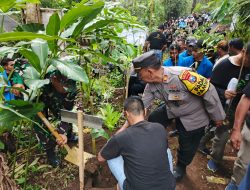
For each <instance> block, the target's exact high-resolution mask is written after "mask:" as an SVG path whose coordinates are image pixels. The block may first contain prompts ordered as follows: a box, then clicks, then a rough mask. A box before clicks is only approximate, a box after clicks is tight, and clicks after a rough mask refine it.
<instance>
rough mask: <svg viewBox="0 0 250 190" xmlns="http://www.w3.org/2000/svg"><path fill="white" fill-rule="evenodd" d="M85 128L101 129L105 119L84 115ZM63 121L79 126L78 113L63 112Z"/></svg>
mask: <svg viewBox="0 0 250 190" xmlns="http://www.w3.org/2000/svg"><path fill="white" fill-rule="evenodd" d="M83 120H84V127H89V128H94V129H101V128H102V124H103V119H102V118H100V117H98V116H93V115H88V114H83ZM61 121H64V122H67V123H74V124H77V112H73V111H67V110H61Z"/></svg>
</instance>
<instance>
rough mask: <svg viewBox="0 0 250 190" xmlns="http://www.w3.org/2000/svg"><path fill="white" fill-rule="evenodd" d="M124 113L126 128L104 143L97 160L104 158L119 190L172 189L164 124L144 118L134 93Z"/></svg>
mask: <svg viewBox="0 0 250 190" xmlns="http://www.w3.org/2000/svg"><path fill="white" fill-rule="evenodd" d="M124 115H125V117H126V118H127V121H128V124H129V128H128V129H126V130H124V131H120V132H118V133H116V134H115V135H114V136H113V137H112V138H111V139H110V140H109V141H108V142H107V144H106V145H104V147H103V148H102V150H101V151H100V152H99V154H98V160H99V161H100V162H104V161H106V160H107V162H108V165H109V168H110V170H111V171H112V173H113V174H114V176H115V177H116V179H117V181H118V184H119V189H120V190H144V189H145V190H146V189H150V190H163V189H164V190H174V189H175V180H174V177H173V174H172V172H171V171H170V167H171V164H170V163H169V158H170V157H169V152H168V151H167V149H168V143H167V134H166V132H165V129H164V127H163V126H161V125H160V124H158V123H151V122H148V121H146V120H145V114H144V105H143V102H142V100H141V99H140V98H139V97H137V96H131V97H129V98H128V99H126V100H125V102H124Z"/></svg>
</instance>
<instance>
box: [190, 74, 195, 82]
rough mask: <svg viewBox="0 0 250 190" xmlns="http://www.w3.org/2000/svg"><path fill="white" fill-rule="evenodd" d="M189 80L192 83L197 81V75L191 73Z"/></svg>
mask: <svg viewBox="0 0 250 190" xmlns="http://www.w3.org/2000/svg"><path fill="white" fill-rule="evenodd" d="M189 81H190V82H191V83H195V82H196V77H195V76H192V75H191V76H190V78H189Z"/></svg>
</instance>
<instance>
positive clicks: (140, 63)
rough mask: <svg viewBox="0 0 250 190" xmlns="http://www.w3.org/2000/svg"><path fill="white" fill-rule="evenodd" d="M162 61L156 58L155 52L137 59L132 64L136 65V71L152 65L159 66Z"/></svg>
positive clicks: (147, 53)
mask: <svg viewBox="0 0 250 190" xmlns="http://www.w3.org/2000/svg"><path fill="white" fill-rule="evenodd" d="M159 61H160V60H159V59H158V58H157V57H156V54H155V52H154V51H149V52H146V53H144V54H142V55H140V56H139V57H137V58H135V59H134V60H133V61H132V63H133V65H134V69H135V70H136V69H142V68H147V67H149V66H151V65H154V64H157V63H158V62H159Z"/></svg>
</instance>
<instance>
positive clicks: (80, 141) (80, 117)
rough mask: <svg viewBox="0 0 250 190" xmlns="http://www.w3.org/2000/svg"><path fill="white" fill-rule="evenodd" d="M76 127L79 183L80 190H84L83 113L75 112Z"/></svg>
mask: <svg viewBox="0 0 250 190" xmlns="http://www.w3.org/2000/svg"><path fill="white" fill-rule="evenodd" d="M77 125H78V144H79V154H78V155H79V158H80V159H79V160H80V163H79V181H80V190H83V188H84V157H83V153H84V137H83V112H82V111H78V112H77Z"/></svg>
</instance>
